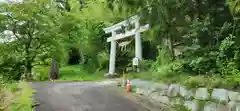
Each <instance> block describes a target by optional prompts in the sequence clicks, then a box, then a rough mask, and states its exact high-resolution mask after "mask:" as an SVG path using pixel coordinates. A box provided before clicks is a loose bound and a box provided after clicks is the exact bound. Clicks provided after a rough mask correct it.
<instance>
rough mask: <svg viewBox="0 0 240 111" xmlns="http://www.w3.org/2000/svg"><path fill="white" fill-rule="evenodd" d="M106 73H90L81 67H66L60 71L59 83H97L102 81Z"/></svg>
mask: <svg viewBox="0 0 240 111" xmlns="http://www.w3.org/2000/svg"><path fill="white" fill-rule="evenodd" d="M104 73H105V71H99V72H95V73H89V72H88V71H86V70H84V68H83V67H82V66H80V65H72V66H65V67H62V68H61V69H60V78H59V81H96V80H102V79H103V77H104V76H103V75H104Z"/></svg>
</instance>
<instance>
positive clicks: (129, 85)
mask: <svg viewBox="0 0 240 111" xmlns="http://www.w3.org/2000/svg"><path fill="white" fill-rule="evenodd" d="M125 91H126V92H131V91H132V89H131V84H130V80H127V88H126V89H125Z"/></svg>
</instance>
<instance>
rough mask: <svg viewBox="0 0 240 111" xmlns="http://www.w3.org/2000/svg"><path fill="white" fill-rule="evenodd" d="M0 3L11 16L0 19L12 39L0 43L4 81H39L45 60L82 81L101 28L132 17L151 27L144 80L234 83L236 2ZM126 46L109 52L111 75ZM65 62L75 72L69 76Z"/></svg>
mask: <svg viewBox="0 0 240 111" xmlns="http://www.w3.org/2000/svg"><path fill="white" fill-rule="evenodd" d="M1 6H2V7H3V10H1V11H4V12H11V14H8V15H1V16H0V20H1V22H0V24H1V27H0V30H1V31H4V30H11V31H12V32H13V35H14V36H15V37H16V41H14V42H10V43H4V44H1V46H0V48H1V51H2V54H1V55H0V67H1V69H3V70H1V72H0V73H1V75H3V76H2V77H4V78H7V79H14V80H19V79H20V78H21V77H26V78H34V79H36V80H47V79H48V73H49V71H50V61H51V59H52V58H53V57H54V58H56V60H57V61H58V62H59V63H60V68H61V69H60V72H61V71H63V72H62V74H63V75H61V74H60V77H63V78H68V77H65V76H66V75H68V74H66V72H67V73H69V75H73V76H74V75H77V73H81V74H82V76H84V74H83V73H85V74H91V73H95V72H98V71H100V70H103V71H104V70H105V69H107V68H108V62H109V60H108V59H109V44H108V43H107V42H106V39H107V37H108V36H110V35H108V34H104V31H103V28H105V27H108V26H110V25H113V24H115V23H117V22H119V21H122V20H124V19H126V18H128V17H130V16H133V15H136V14H138V15H140V16H141V24H146V23H149V24H150V26H151V29H150V30H149V31H148V32H146V33H143V34H142V39H143V56H144V57H143V58H144V59H145V60H143V61H141V65H140V67H141V70H144V71H146V72H150V73H152V74H149V75H151V76H150V77H148V78H154V79H157V80H159V79H161V78H164V77H179V76H182V75H187V76H188V75H191V76H204V77H205V76H206V77H209V76H214V77H215V78H229V81H232V80H233V81H236V85H237V84H238V82H239V80H238V79H239V75H240V60H239V59H240V51H239V49H240V39H239V38H240V37H239V36H240V24H239V20H240V17H239V15H240V8H239V7H240V2H239V0H220V1H218V2H215V1H214V0H202V1H199V0H192V1H189V0H137V1H133V0H98V1H94V0H84V1H82V0H80V1H79V0H64V1H57V2H56V1H54V2H53V1H51V0H34V2H33V1H32V0H25V1H24V2H23V3H21V4H11V5H6V4H2V5H1ZM20 9H21V10H20ZM0 37H1V38H10V36H7V35H6V34H1V35H0ZM126 40H129V39H126ZM121 41H124V40H121ZM121 41H120V42H121ZM127 48H128V50H126V51H121V50H120V49H119V47H118V49H117V60H116V67H117V72H118V73H121V72H122V70H124V69H126V68H127V67H129V66H131V60H132V58H133V57H134V43H131V44H129V46H128V47H127ZM10 53H11V54H10ZM66 65H79V66H80V67H81V68H80V69H81V70H80V69H79V72H77V73H75V72H71V71H70V70H69V69H71V66H70V68H69V67H65V66H66ZM71 70H73V71H74V70H75V69H71ZM80 77H81V76H80ZM73 78H75V77H73ZM76 78H77V77H76Z"/></svg>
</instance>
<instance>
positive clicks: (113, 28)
mask: <svg viewBox="0 0 240 111" xmlns="http://www.w3.org/2000/svg"><path fill="white" fill-rule="evenodd" d="M139 19H140V17H139V16H137V15H135V16H133V17H130V18H129V19H127V20H124V21H122V22H119V23H117V24H115V25H113V26H111V27H107V28H104V29H103V30H104V31H105V33H110V32H111V33H112V37H109V38H107V42H111V41H112V40H119V39H123V38H126V37H129V36H132V35H134V34H135V33H136V31H138V32H139V33H141V32H144V31H146V30H148V29H149V24H146V25H144V26H140V23H139ZM130 24H134V25H135V28H134V29H132V30H129V31H126V32H125V33H122V34H116V31H117V30H119V29H121V28H122V26H128V25H130ZM113 33H114V34H115V35H114V36H113Z"/></svg>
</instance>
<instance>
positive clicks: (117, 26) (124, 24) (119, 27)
mask: <svg viewBox="0 0 240 111" xmlns="http://www.w3.org/2000/svg"><path fill="white" fill-rule="evenodd" d="M139 19H140V17H139V16H137V15H135V16H132V17H130V18H128V19H127V20H124V21H122V22H119V23H117V24H115V25H113V26H111V27H107V28H104V29H103V30H104V31H105V33H110V32H112V31H116V30H119V29H121V28H122V26H128V25H129V23H130V24H133V23H134V22H135V21H137V20H139Z"/></svg>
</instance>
